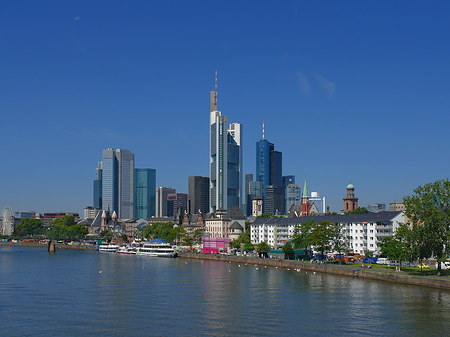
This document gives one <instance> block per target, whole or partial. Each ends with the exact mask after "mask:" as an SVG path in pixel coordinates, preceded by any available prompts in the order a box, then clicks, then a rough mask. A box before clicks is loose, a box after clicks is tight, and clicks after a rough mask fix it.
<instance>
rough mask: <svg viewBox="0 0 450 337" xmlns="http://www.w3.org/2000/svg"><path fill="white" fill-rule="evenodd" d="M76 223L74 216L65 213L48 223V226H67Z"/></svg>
mask: <svg viewBox="0 0 450 337" xmlns="http://www.w3.org/2000/svg"><path fill="white" fill-rule="evenodd" d="M73 225H76V222H75V217H73V216H72V215H66V216H63V217H61V218H56V219H55V220H53V221H52V222H51V223H50V226H56V227H59V228H67V227H70V226H73Z"/></svg>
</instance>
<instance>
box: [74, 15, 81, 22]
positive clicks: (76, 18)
mask: <svg viewBox="0 0 450 337" xmlns="http://www.w3.org/2000/svg"><path fill="white" fill-rule="evenodd" d="M80 20H81V18H80V17H79V16H76V17H74V18H73V21H75V22H77V21H80Z"/></svg>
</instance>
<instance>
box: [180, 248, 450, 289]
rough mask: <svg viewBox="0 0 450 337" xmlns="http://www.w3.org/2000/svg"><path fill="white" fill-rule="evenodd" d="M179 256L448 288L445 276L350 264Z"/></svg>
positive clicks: (449, 279)
mask: <svg viewBox="0 0 450 337" xmlns="http://www.w3.org/2000/svg"><path fill="white" fill-rule="evenodd" d="M179 257H181V258H187V259H200V260H212V261H223V262H232V263H241V264H245V263H247V264H258V265H265V266H270V267H278V268H289V269H299V268H300V269H302V270H305V271H315V272H319V273H328V274H333V275H341V276H349V277H357V278H362V279H368V280H378V281H388V282H395V283H401V284H410V285H415V286H423V287H431V288H438V289H446V290H450V278H449V277H446V276H440V277H439V276H420V275H410V274H407V273H405V272H396V271H386V270H375V269H365V268H357V267H353V266H351V265H343V266H342V265H334V264H316V263H307V262H301V261H292V260H275V259H261V258H249V257H245V256H234V255H216V254H201V253H182V254H179Z"/></svg>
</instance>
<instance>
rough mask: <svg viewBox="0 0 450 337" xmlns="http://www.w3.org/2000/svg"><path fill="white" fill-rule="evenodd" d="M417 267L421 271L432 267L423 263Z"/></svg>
mask: <svg viewBox="0 0 450 337" xmlns="http://www.w3.org/2000/svg"><path fill="white" fill-rule="evenodd" d="M417 267H418V268H420V269H430V266H429V265H427V264H425V263H421V264H419V265H418V266H417Z"/></svg>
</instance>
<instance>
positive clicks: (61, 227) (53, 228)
mask: <svg viewBox="0 0 450 337" xmlns="http://www.w3.org/2000/svg"><path fill="white" fill-rule="evenodd" d="M88 233H89V231H88V229H87V227H86V226H83V225H77V223H76V222H75V218H74V217H73V216H68V215H67V216H64V217H61V218H58V219H55V220H53V221H52V222H51V223H50V226H49V227H45V226H44V222H43V221H42V220H41V219H32V218H24V219H22V220H21V221H20V223H18V224H17V226H16V228H15V234H16V235H17V236H19V237H37V236H45V237H47V238H51V239H55V240H59V239H82V238H84V237H85V236H86V235H87V234H88Z"/></svg>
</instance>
